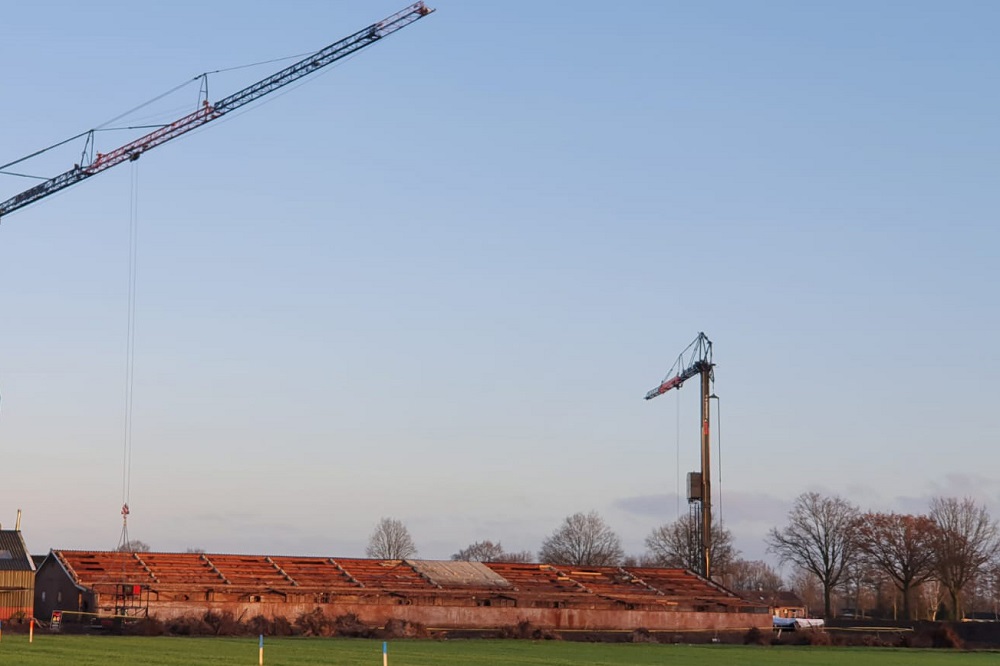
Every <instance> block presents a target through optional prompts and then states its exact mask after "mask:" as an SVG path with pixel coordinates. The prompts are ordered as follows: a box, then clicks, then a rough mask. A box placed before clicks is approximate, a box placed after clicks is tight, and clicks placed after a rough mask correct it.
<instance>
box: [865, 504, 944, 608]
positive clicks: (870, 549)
mask: <svg viewBox="0 0 1000 666" xmlns="http://www.w3.org/2000/svg"><path fill="white" fill-rule="evenodd" d="M856 534H857V538H858V546H859V547H860V549H861V551H862V553H863V555H864V558H865V559H866V560H867V561H868V562H869V563H871V565H872V566H874V567H876V568H877V569H879V570H880V571H882V572H883V573H885V574H886V575H888V576H889V578H890V579H891V580H892V582H893V583H894V584H895V586H896V588H897V589H898V590H899V592H900V595H901V596H902V597H903V617H904V618H905V619H907V620H912V619H913V608H912V604H911V599H910V597H911V596H912V591H913V589H914V587H916V586H917V585H920V584H921V583H923V582H924V581H926V580H928V579H929V578H930V577H931V576H933V575H934V564H935V544H936V541H937V526H936V524H935V523H934V521H933V520H931V519H930V518H929V517H927V516H911V515H904V514H898V513H866V514H864V515H863V516H861V520H860V521H859V522H858V530H857V533H856Z"/></svg>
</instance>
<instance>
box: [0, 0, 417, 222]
mask: <svg viewBox="0 0 1000 666" xmlns="http://www.w3.org/2000/svg"><path fill="white" fill-rule="evenodd" d="M433 11H434V10H433V9H431V8H430V7H427V6H426V5H425V4H424V3H423V2H422V1H421V2H416V3H414V4H412V5H410V6H409V7H406V8H405V9H402V10H400V11H398V12H396V13H395V14H393V15H391V16H388V17H386V18H384V19H382V20H381V21H379V22H377V23H373V24H372V25H370V26H368V27H367V28H364V29H362V30H359V31H357V32H355V33H354V34H353V35H350V36H348V37H345V38H343V39H341V40H340V41H337V42H334V43H333V44H330V45H329V46H327V47H325V48H322V49H320V50H319V51H317V52H315V53H313V54H312V55H310V56H308V57H306V58H303V59H302V60H300V61H298V62H296V63H295V64H293V65H290V66H288V67H286V68H285V69H282V70H281V71H279V72H275V73H274V74H272V75H271V76H268V77H267V78H264V79H261V80H260V81H257V82H256V83H254V84H252V85H249V86H247V87H246V88H243V89H242V90H239V91H237V92H235V93H233V94H231V95H229V96H228V97H223V98H222V99H220V100H219V101H217V102H215V103H214V104H210V103H209V102H208V100H205V101H204V102H203V103H202V106H201V108H199V109H197V110H196V111H194V112H193V113H190V114H188V115H186V116H184V117H183V118H179V119H177V120H175V121H174V122H172V123H169V124H167V125H164V126H163V127H160V128H157V129H156V130H154V131H152V132H150V133H149V134H146V135H145V136H141V137H139V138H138V139H135V140H133V141H130V142H128V143H126V144H125V145H123V146H120V147H118V148H115V149H114V150H112V151H111V152H108V153H97V156H96V157H95V158H93V159H91V160H90V161H89V162H88V163H81V164H75V165H73V168H72V169H70V170H69V171H66V172H64V173H61V174H59V175H58V176H54V177H53V178H50V179H48V180H46V181H44V182H42V183H39V184H38V185H35V186H34V187H32V188H30V189H28V190H25V191H24V192H21V193H20V194H16V195H14V196H13V197H11V198H10V199H7V200H6V201H4V202H2V203H0V218H3V217H4V216H5V215H9V214H10V213H13V212H14V211H16V210H18V209H20V208H24V207H25V206H27V205H29V204H32V203H34V202H36V201H38V200H39V199H44V198H45V197H47V196H49V195H50V194H55V193H56V192H59V191H60V190H64V189H66V188H67V187H70V186H71V185H75V184H76V183H79V182H81V181H83V180H86V179H87V178H90V177H91V176H94V175H97V174H99V173H101V172H102V171H105V170H107V169H110V168H111V167H113V166H117V165H119V164H121V163H123V162H131V161H135V160H137V159H139V156H140V155H142V154H143V153H144V152H146V151H147V150H150V149H152V148H155V147H156V146H159V145H162V144H164V143H166V142H168V141H170V140H171V139H176V138H177V137H179V136H181V135H183V134H187V133H188V132H190V131H191V130H194V129H197V128H199V127H201V126H202V125H205V124H206V123H208V122H211V121H212V120H215V119H216V118H220V117H221V116H223V115H225V114H227V113H229V112H230V111H235V110H236V109H238V108H240V107H242V106H245V105H247V104H250V103H251V102H253V101H255V100H257V99H260V98H261V97H263V96H265V95H268V94H270V93H272V92H274V91H275V90H277V89H279V88H282V87H284V86H286V85H288V84H289V83H292V82H294V81H297V80H298V79H301V78H302V77H304V76H307V75H309V74H311V73H313V72H315V71H317V70H319V69H321V68H323V67H326V66H327V65H329V64H331V63H334V62H336V61H338V60H340V59H341V58H345V57H347V56H349V55H351V54H352V53H356V52H357V51H360V50H361V49H363V48H365V47H366V46H369V45H371V44H374V43H375V42H377V41H379V40H380V39H382V38H383V37H387V36H389V35H391V34H392V33H394V32H396V31H397V30H400V29H402V28H405V27H406V26H408V25H410V24H411V23H413V22H414V21H416V20H418V19H421V18H423V17H424V16H427V15H428V14H430V13H431V12H433ZM87 134H88V145H89V144H90V143H91V142H92V141H93V130H91V131H90V132H89V133H87Z"/></svg>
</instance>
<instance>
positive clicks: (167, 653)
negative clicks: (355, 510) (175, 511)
mask: <svg viewBox="0 0 1000 666" xmlns="http://www.w3.org/2000/svg"><path fill="white" fill-rule="evenodd" d="M257 657H258V651H257V640H256V639H253V638H140V637H131V636H54V635H51V634H41V635H38V636H36V637H35V642H34V643H33V644H29V643H28V638H27V636H23V635H10V634H8V635H5V636H3V640H2V641H0V664H4V665H6V664H12V665H13V664H16V665H18V666H22V665H23V666H35V665H38V666H51V665H55V664H73V665H76V666H98V665H110V666H114V665H115V664H144V665H146V664H148V665H150V666H180V665H185V666H187V665H195V664H212V665H220V666H221V665H226V666H228V665H232V666H237V665H244V664H245V665H247V666H253V665H254V664H257ZM998 662H1000V653H998V652H958V651H952V650H911V649H907V650H904V649H887V648H881V649H880V648H830V647H791V646H775V647H744V646H740V645H660V644H608V643H573V642H563V641H543V642H534V641H515V640H510V641H496V640H451V641H413V640H396V641H389V664H390V666H438V665H445V666H447V665H449V664H455V665H458V664H462V665H463V666H468V665H474V664H484V665H490V666H494V665H496V666H517V665H520V664H545V665H546V666H550V665H553V666H560V665H564V666H571V665H572V666H612V665H613V666H619V665H627V666H633V665H634V666H644V665H646V664H649V665H652V664H657V665H660V664H669V665H670V666H689V665H690V666H698V665H702V664H725V665H726V666H729V665H735V666H740V665H743V664H747V665H753V666H757V665H758V664H759V665H761V666H771V665H774V666H785V665H787V666H793V665H794V666H848V665H849V666H869V665H871V666H911V665H913V666H923V665H928V664H946V665H948V666H964V665H966V664H969V665H978V664H995V663H998ZM264 664H265V665H266V666H319V665H320V664H323V665H324V666H325V665H327V664H337V665H338V666H363V665H368V664H370V665H371V666H381V664H382V642H381V641H376V640H362V639H321V638H271V639H267V640H266V642H265V648H264Z"/></svg>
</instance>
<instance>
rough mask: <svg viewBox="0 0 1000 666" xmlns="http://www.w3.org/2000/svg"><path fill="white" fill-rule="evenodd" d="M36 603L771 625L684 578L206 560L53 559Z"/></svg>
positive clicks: (488, 620) (459, 565) (531, 568)
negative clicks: (319, 609)
mask: <svg viewBox="0 0 1000 666" xmlns="http://www.w3.org/2000/svg"><path fill="white" fill-rule="evenodd" d="M42 598H45V599H46V601H45V602H43V601H42ZM36 603H37V606H38V608H39V612H40V613H51V612H52V611H53V610H62V611H69V612H73V611H83V612H93V613H97V614H99V615H104V616H109V615H122V614H125V615H140V616H141V615H145V614H147V613H148V614H149V615H151V616H155V617H158V618H160V619H168V618H172V617H177V616H181V615H191V614H203V613H205V612H206V611H209V610H213V611H217V612H221V611H229V612H232V613H233V614H234V615H235V616H237V617H253V616H256V615H263V616H264V617H268V618H272V617H279V616H283V617H286V618H288V619H290V620H294V619H295V618H296V617H298V616H299V615H300V614H302V613H308V612H312V611H313V610H314V609H316V608H321V609H322V610H323V612H324V613H325V614H327V615H328V616H331V617H336V616H338V615H343V614H346V613H354V614H356V615H357V616H358V618H359V619H360V620H361V621H363V622H365V623H367V624H369V625H373V626H374V625H382V624H384V623H385V622H386V621H387V620H389V619H393V618H394V619H400V620H408V621H410V622H417V623H420V624H423V625H425V626H427V627H431V628H440V629H492V628H499V627H505V626H512V625H516V624H517V623H518V622H521V621H523V620H527V621H529V622H531V623H532V624H533V625H535V626H537V627H542V628H548V629H561V630H631V629H636V628H639V627H643V628H646V629H650V630H674V631H681V630H698V629H710V630H711V629H719V630H722V629H742V630H745V629H747V628H749V627H752V626H758V627H760V628H767V627H770V623H771V616H770V614H769V613H768V608H767V606H766V605H764V604H760V603H757V602H750V601H745V600H743V599H741V598H740V597H739V596H737V595H736V594H734V593H732V592H730V591H729V590H726V589H725V588H722V587H720V586H719V585H716V584H715V583H713V582H712V581H710V580H707V579H705V578H702V577H700V576H698V575H696V574H694V573H692V572H690V571H687V570H684V569H663V568H642V567H628V568H624V567H569V566H566V567H564V566H557V565H551V564H544V563H543V564H522V563H504V562H487V563H479V562H453V561H431V560H373V559H352V558H332V557H294V556H278V555H271V556H269V555H233V554H208V553H120V552H103V551H75V550H53V551H52V552H50V553H49V556H48V557H47V558H46V560H45V562H44V563H43V564H42V566H41V567H40V568H39V572H38V580H37V582H36ZM40 617H43V618H44V617H45V615H40Z"/></svg>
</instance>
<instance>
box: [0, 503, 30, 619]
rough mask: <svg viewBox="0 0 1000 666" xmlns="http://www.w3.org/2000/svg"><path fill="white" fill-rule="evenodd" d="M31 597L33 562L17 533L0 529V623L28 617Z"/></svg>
mask: <svg viewBox="0 0 1000 666" xmlns="http://www.w3.org/2000/svg"><path fill="white" fill-rule="evenodd" d="M19 518H20V516H19ZM19 522H20V521H19ZM18 528H20V525H18ZM34 595H35V563H34V562H33V561H32V559H31V555H29V554H28V549H27V547H25V545H24V538H23V537H22V536H21V530H20V529H13V530H2V529H0V622H4V621H6V620H10V619H11V618H14V617H31V615H32V612H33V609H32V602H33V601H34Z"/></svg>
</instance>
